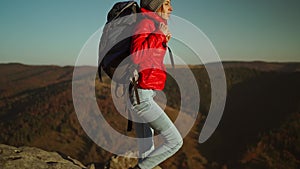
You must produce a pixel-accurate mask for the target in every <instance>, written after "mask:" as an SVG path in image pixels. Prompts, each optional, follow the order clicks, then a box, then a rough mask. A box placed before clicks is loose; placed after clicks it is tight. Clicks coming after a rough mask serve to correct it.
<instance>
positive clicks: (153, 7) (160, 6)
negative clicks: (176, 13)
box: [140, 0, 173, 20]
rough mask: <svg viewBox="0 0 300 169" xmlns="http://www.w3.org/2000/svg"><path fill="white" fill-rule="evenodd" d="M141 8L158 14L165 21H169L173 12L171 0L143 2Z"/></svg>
mask: <svg viewBox="0 0 300 169" xmlns="http://www.w3.org/2000/svg"><path fill="white" fill-rule="evenodd" d="M140 6H141V7H142V8H146V9H148V10H150V11H153V12H157V13H158V14H159V15H160V16H161V17H162V18H163V19H166V20H167V19H169V17H170V14H171V12H172V10H173V8H172V6H171V0H141V1H140Z"/></svg>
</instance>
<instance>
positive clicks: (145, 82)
mask: <svg viewBox="0 0 300 169" xmlns="http://www.w3.org/2000/svg"><path fill="white" fill-rule="evenodd" d="M141 12H142V13H141V14H142V15H143V16H144V17H143V19H142V20H141V21H140V22H139V23H138V24H137V26H136V28H135V30H134V34H133V35H134V36H133V38H132V44H131V59H132V61H133V62H134V63H135V64H138V65H139V66H138V72H139V79H138V86H139V88H142V89H153V90H162V89H163V88H164V86H165V81H166V68H165V65H164V64H163V60H164V56H165V53H166V43H167V39H166V36H165V35H164V34H163V32H161V31H160V30H159V28H158V25H159V23H161V22H163V23H165V24H167V23H166V20H164V19H162V18H161V17H160V16H159V15H157V14H156V13H153V12H151V11H148V10H147V9H144V8H141Z"/></svg>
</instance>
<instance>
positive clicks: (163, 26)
mask: <svg viewBox="0 0 300 169" xmlns="http://www.w3.org/2000/svg"><path fill="white" fill-rule="evenodd" d="M159 30H160V31H162V33H163V34H164V35H166V38H167V42H168V41H169V40H170V39H171V37H172V34H171V32H170V31H169V27H168V25H166V24H164V23H162V22H161V23H160V24H159Z"/></svg>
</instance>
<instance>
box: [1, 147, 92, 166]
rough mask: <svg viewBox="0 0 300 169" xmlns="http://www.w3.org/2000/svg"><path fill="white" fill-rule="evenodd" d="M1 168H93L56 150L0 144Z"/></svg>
mask: <svg viewBox="0 0 300 169" xmlns="http://www.w3.org/2000/svg"><path fill="white" fill-rule="evenodd" d="M0 168H1V169H16V168H18V169H83V168H84V169H93V168H95V167H94V166H93V165H90V166H89V167H85V166H84V165H83V164H81V163H80V162H79V161H77V160H75V159H72V158H71V157H67V159H64V158H63V157H62V156H61V155H59V154H58V153H57V152H47V151H44V150H42V149H39V148H35V147H19V148H17V147H13V146H8V145H4V144H0Z"/></svg>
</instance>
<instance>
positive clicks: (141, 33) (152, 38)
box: [131, 19, 167, 64]
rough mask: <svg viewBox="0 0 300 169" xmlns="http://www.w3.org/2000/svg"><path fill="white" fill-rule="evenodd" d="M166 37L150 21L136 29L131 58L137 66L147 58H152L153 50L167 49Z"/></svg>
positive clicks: (142, 23)
mask: <svg viewBox="0 0 300 169" xmlns="http://www.w3.org/2000/svg"><path fill="white" fill-rule="evenodd" d="M166 42H167V40H166V36H165V35H164V34H163V32H161V31H160V30H159V29H157V28H156V26H155V23H154V22H153V21H152V20H150V19H144V20H142V21H141V22H140V23H139V24H138V25H137V26H136V28H135V30H134V35H133V37H132V42H131V58H132V61H133V62H134V63H135V64H139V63H140V62H141V61H143V60H144V59H145V58H146V57H150V56H151V53H152V52H151V50H150V51H149V50H148V49H162V48H165V47H164V46H163V44H166Z"/></svg>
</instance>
